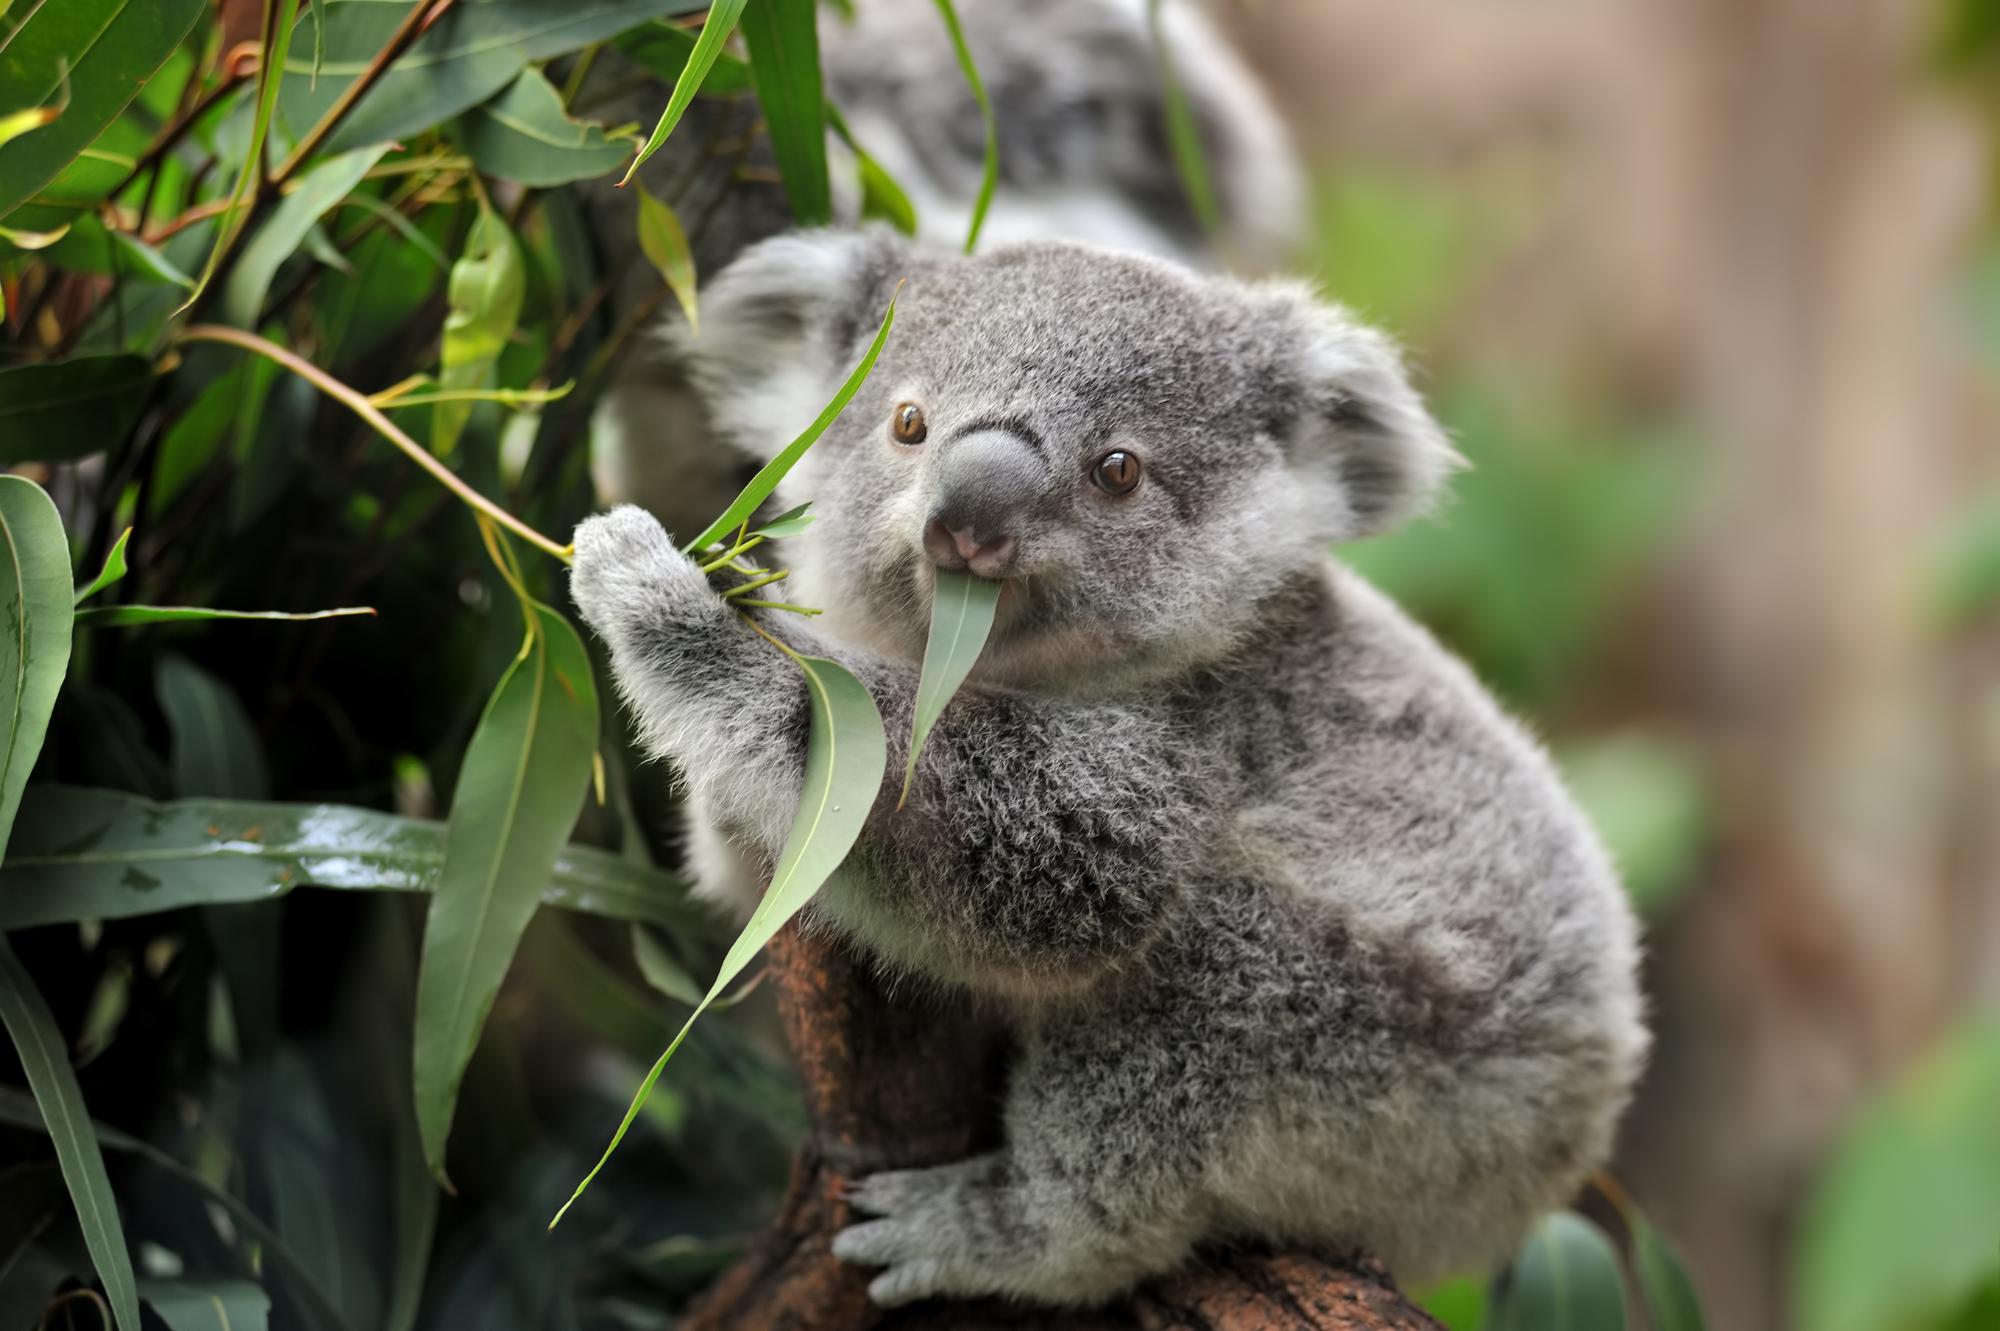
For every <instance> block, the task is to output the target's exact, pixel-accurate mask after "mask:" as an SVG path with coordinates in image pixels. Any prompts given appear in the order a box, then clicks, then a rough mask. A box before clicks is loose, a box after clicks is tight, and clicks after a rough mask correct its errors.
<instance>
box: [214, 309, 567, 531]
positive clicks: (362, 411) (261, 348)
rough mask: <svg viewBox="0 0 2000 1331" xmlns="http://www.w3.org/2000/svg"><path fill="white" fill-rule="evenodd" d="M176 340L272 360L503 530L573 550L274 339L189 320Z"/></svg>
mask: <svg viewBox="0 0 2000 1331" xmlns="http://www.w3.org/2000/svg"><path fill="white" fill-rule="evenodd" d="M178 340H179V341H182V342H226V343H228V344H230V345H231V346H237V347H241V348H243V349H244V350H246V351H254V352H256V353H257V354H258V355H260V356H264V357H267V358H268V359H270V360H274V361H276V362H277V363H278V364H280V365H282V366H284V367H285V368H286V369H288V370H290V371H291V372H292V373H293V374H296V375H298V376H299V377H300V378H301V379H304V380H305V381H306V382H308V383H310V384H311V385H312V386H313V387H314V388H317V389H318V390H319V391H320V392H322V393H325V394H326V395H327V396H328V397H330V398H333V399H334V400H335V401H337V402H339V403H340V404H341V405H342V406H344V407H346V408H347V409H348V410H350V411H352V412H353V413H354V414H355V415H357V416H359V417H360V418H361V419H362V420H364V421H366V422H368V424H369V425H371V426H373V427H374V428H375V431H376V433H378V434H380V435H381V436H382V437H383V438H384V439H387V440H388V441H389V442H390V443H392V444H394V445H395V446H396V447H397V448H399V449H401V450H402V451H403V454H404V455H405V456H406V457H408V458H409V459H410V461H412V462H414V463H416V464H417V465H418V466H419V467H422V468H423V469H424V470H425V471H427V472H429V473H430V474H431V476H432V477H433V478H434V479H436V481H437V482H438V483H439V484H440V485H442V486H444V488H445V489H447V490H449V491H451V492H452V493H453V494H455V495H457V496H458V497H459V498H460V499H462V500H464V501H465V502H466V503H467V504H470V505H471V506H472V507H473V508H475V509H477V510H479V511H480V512H481V513H484V514H485V515H486V516H487V517H489V518H491V519H493V520H494V521H495V522H497V523H499V524H500V525H501V526H503V527H505V528H506V529H507V530H508V531H510V532H513V533H514V534H515V535H516V536H518V537H520V538H521V539H522V540H524V541H526V542H527V543H528V544H530V545H532V546H534V547H535V548H536V549H538V550H544V551H546V552H548V553H549V554H552V555H554V556H555V557H556V558H557V559H560V560H562V561H563V562H564V563H565V564H567V563H568V562H569V561H570V558H571V555H572V554H573V553H574V552H573V550H572V548H571V547H569V546H566V545H557V544H556V543H555V542H554V541H552V540H550V539H549V538H548V537H546V536H544V535H542V534H541V533H540V532H538V531H536V530H535V529H534V528H533V527H530V526H529V525H528V524H526V523H525V522H522V521H521V520H520V519H519V518H517V517H515V516H514V515H513V514H512V513H509V512H508V511H507V510H506V509H504V508H502V507H500V506H499V505H498V504H496V503H494V502H493V501H492V500H490V499H488V498H487V497H486V496H485V495H483V494H481V493H479V492H478V491H477V490H475V489H473V488H472V487H471V486H469V485H467V484H466V483H465V482H464V481H462V480H460V479H459V478H458V476H457V474H456V473H454V472H453V471H452V470H451V468H449V467H447V466H445V465H444V464H443V463H442V462H439V461H438V460H437V459H436V458H435V457H433V456H431V453H430V450H429V449H427V448H425V447H424V446H423V445H422V444H420V443H418V442H417V441H416V440H414V439H412V438H410V436H408V435H407V434H404V433H403V432H402V431H401V430H400V429H398V428H396V424H395V422H394V421H391V420H390V419H389V418H388V417H387V416H385V415H383V414H382V412H381V411H380V410H379V409H377V407H376V406H375V404H374V403H372V402H370V401H369V400H368V395H367V394H366V393H363V392H361V391H360V390H359V389H356V388H353V387H350V386H349V385H347V384H344V383H342V382H341V381H340V380H338V379H336V378H334V377H333V376H332V375H330V374H328V373H327V372H326V371H325V370H322V369H320V368H319V366H317V365H314V364H313V363H312V362H311V361H309V360H306V359H304V358H303V357H300V356H297V355H295V354H293V353H292V352H290V351H287V350H286V349H285V348H283V347H281V346H279V345H278V344H277V343H275V342H271V341H267V340H266V339H264V338H261V337H259V336H257V335H256V334H255V333H249V332H245V331H244V330H242V329H240V328H225V327H223V326H221V325H219V324H190V325H189V326H188V327H186V328H183V329H182V330H181V332H180V336H179V339H178Z"/></svg>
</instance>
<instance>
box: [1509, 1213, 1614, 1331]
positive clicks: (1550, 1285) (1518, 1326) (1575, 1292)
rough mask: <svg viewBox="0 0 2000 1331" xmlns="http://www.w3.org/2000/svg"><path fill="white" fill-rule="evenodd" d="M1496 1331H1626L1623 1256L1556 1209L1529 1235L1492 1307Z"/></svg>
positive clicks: (1601, 1237) (1597, 1234)
mask: <svg viewBox="0 0 2000 1331" xmlns="http://www.w3.org/2000/svg"><path fill="white" fill-rule="evenodd" d="M1488 1325H1489V1326H1490V1327H1491V1331H1624V1329H1625V1285H1624V1282H1623V1280H1622V1279H1621V1278H1620V1276H1619V1272H1618V1254H1617V1253H1616V1252H1615V1251H1614V1250H1613V1249H1612V1246H1611V1240H1609V1239H1607V1238H1605V1237H1604V1234H1603V1232H1602V1231H1601V1230H1599V1229H1598V1228H1597V1226H1595V1225H1593V1224H1591V1223H1590V1222H1589V1221H1588V1220H1585V1219H1584V1218H1583V1217H1582V1216H1580V1215H1577V1214H1576V1213H1575V1212H1573V1211H1557V1212H1556V1213H1554V1214H1553V1215H1550V1216H1548V1217H1547V1218H1545V1219H1544V1220H1543V1221H1542V1223H1541V1224H1539V1225H1537V1226H1536V1227H1535V1232H1534V1233H1532V1234H1530V1235H1529V1236H1528V1241H1527V1242H1526V1243H1525V1244H1523V1245H1522V1246H1521V1251H1520V1253H1519V1254H1518V1255H1517V1256H1516V1257H1515V1258H1514V1265H1513V1267H1512V1268H1511V1269H1510V1270H1509V1272H1508V1274H1507V1277H1506V1279H1505V1281H1504V1282H1503V1283H1502V1285H1501V1287H1500V1289H1499V1291H1498V1292H1497V1294H1496V1296H1495V1298H1494V1300H1493V1303H1492V1320H1491V1322H1490V1323H1489V1324H1488Z"/></svg>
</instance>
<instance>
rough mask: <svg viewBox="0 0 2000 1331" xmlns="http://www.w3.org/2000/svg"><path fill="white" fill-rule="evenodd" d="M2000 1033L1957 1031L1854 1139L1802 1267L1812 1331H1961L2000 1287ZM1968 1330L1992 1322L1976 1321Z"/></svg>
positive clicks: (1818, 1203)
mask: <svg viewBox="0 0 2000 1331" xmlns="http://www.w3.org/2000/svg"><path fill="white" fill-rule="evenodd" d="M1996 1105H2000V1022H1996V1021H1994V1020H1993V1019H1992V1018H1990V1017H1987V1018H1983V1019H1973V1020H1971V1021H1969V1022H1967V1023H1966V1024H1965V1025H1963V1026H1962V1027H1960V1028H1959V1029H1957V1030H1954V1031H1952V1032H1950V1033H1949V1034H1948V1035H1947V1036H1946V1037H1945V1038H1944V1039H1943V1040H1941V1041H1940V1042H1939V1043H1938V1045H1937V1046H1936V1047H1935V1048H1933V1049H1932V1050H1930V1051H1929V1052H1928V1053H1927V1054H1926V1055H1924V1057H1922V1058H1921V1059H1919V1060H1918V1061H1917V1063H1916V1064H1915V1065H1914V1066H1913V1067H1911V1068H1910V1069H1909V1070H1908V1071H1907V1072H1906V1073H1904V1075H1903V1076H1902V1077H1901V1078H1899V1079H1898V1080H1897V1082H1896V1084H1895V1086H1894V1087H1893V1088H1892V1089H1891V1090H1890V1091H1889V1093H1888V1094H1887V1095H1886V1096H1884V1097H1883V1098H1882V1099H1881V1100H1880V1101H1879V1102H1878V1103H1877V1104H1875V1105H1874V1106H1873V1107H1871V1108H1870V1109H1869V1110H1868V1111H1867V1112H1865V1113H1864V1114H1862V1115H1861V1116H1860V1118H1859V1119H1857V1120H1856V1121H1855V1123H1854V1124H1853V1125H1852V1126H1851V1127H1850V1128H1849V1130H1848V1132H1847V1133H1846V1134H1845V1136H1844V1137H1843V1139H1842V1141H1841V1142H1840V1144H1839V1146H1838V1147H1837V1149H1836V1150H1835V1152H1834V1155H1833V1159H1832V1162H1831V1164H1830V1166H1829V1167H1828V1169H1827V1171H1826V1173H1825V1174H1824V1176H1823V1177H1822V1178H1821V1180H1820V1182H1819V1185H1818V1187H1817V1188H1816V1189H1815V1192H1814V1195H1813V1197H1812V1200H1811V1202H1810V1204H1809V1206H1808V1207H1807V1210H1806V1214H1805V1217H1804V1220H1803V1223H1802V1225H1801V1227H1800V1230H1799V1234H1798V1239H1797V1246H1796V1250H1795V1252H1794V1254H1793V1263H1792V1291H1793V1297H1794V1299H1795V1305H1796V1307H1797V1308H1798V1312H1799V1324H1800V1325H1801V1326H1802V1327H1805V1328H1807V1331H1849V1329H1850V1328H1852V1329H1854V1331H1859V1328H1863V1327H1867V1328H1871V1331H1875V1329H1879V1328H1884V1327H1889V1328H1898V1329H1899V1331H1900V1329H1903V1328H1908V1329H1911V1331H1916V1329H1918V1328H1949V1327H1953V1326H1955V1325H1958V1324H1960V1323H1959V1320H1958V1319H1959V1316H1960V1314H1961V1312H1962V1310H1965V1309H1968V1308H1971V1307H1976V1306H1978V1305H1979V1302H1980V1301H1981V1300H1987V1301H1988V1303H1987V1306H1991V1304H1990V1300H1991V1291H1992V1287H1993V1285H1994V1282H1995V1281H1996V1280H2000V1114H1996V1113H1995V1112H1994V1107H1995V1106H1996ZM1968 1325H1979V1323H1976V1322H1974V1323H1969V1324H1968Z"/></svg>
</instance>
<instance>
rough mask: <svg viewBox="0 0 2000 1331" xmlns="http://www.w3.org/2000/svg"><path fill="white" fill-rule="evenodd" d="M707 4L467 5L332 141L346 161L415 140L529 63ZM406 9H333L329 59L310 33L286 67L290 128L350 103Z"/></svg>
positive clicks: (434, 31) (338, 3) (509, 1)
mask: <svg viewBox="0 0 2000 1331" xmlns="http://www.w3.org/2000/svg"><path fill="white" fill-rule="evenodd" d="M702 7H703V6H702V2H701V0H590V3H588V4H579V3H577V0H459V2H458V3H457V4H454V5H452V6H451V7H450V8H448V9H446V10H444V11H443V13H442V15H441V16H440V17H439V18H438V19H437V21H436V22H435V23H433V24H431V26H430V27H429V28H428V29H426V30H425V32H424V34H423V35H422V36H421V37H419V38H417V40H416V42H415V43H414V44H413V45H412V46H411V47H410V49H409V50H408V51H406V52H404V53H403V56H402V58H401V59H399V60H397V61H396V62H395V63H394V64H393V65H391V66H390V67H389V69H388V71H387V72H386V73H385V74H383V75H382V77H381V79H380V80H379V81H378V82H376V83H375V85H374V86H373V87H371V88H370V89H369V90H368V91H367V93H365V94H364V95H363V96H362V97H361V99H360V101H358V102H356V103H355V105H354V108H353V110H352V111H351V112H349V113H348V115H347V116H346V117H345V118H344V119H343V120H342V121H341V123H340V126H339V128H338V129H336V130H335V131H334V133H333V136H332V137H331V138H330V139H329V140H328V141H327V147H328V149H329V150H331V151H335V152H340V151H345V150H347V149H351V148H361V147H366V146H368V145H370V144H376V143H387V142H389V141H390V140H392V139H402V138H409V137H414V136H415V135H417V134H420V133H422V132H423V131H425V130H428V129H430V128H432V127H433V126H435V125H437V124H439V123H440V122H442V121H446V120H449V119H451V118H452V117H453V116H455V115H458V114H459V113H461V112H463V111H466V110H469V109H470V108H472V107H474V106H477V105H479V103H481V102H483V101H485V100H486V99H487V98H489V97H491V96H492V95H493V94H494V93H496V92H499V91H500V90H501V89H502V88H504V87H506V86H507V85H508V84H509V83H511V82H513V80H514V78H515V76H516V75H518V74H519V73H520V72H521V70H522V69H523V68H524V67H525V66H526V65H527V64H528V63H529V62H530V61H535V60H545V59H547V58H549V57H550V56H557V55H563V54H566V53H568V52H570V51H575V50H579V49H581V48H582V47H585V46H588V45H589V44H590V43H592V42H597V41H603V40H605V39H606V38H609V37H613V36H615V35H617V34H618V33H621V32H624V31H625V30H626V29H628V28H631V27H634V26H635V25H637V24H640V23H643V22H645V21H646V20H648V19H654V18H660V17H663V16H667V15H673V14H685V13H689V12H692V11H695V10H699V9H701V8H702ZM406 13H407V6H406V5H402V4H385V3H382V0H326V27H325V54H324V58H323V59H321V60H319V61H318V62H317V67H318V74H317V77H315V74H314V68H315V60H314V52H313V50H312V49H311V48H310V45H309V43H308V42H307V40H306V38H305V37H304V34H300V36H299V37H298V38H297V39H295V40H294V42H293V44H292V47H291V52H290V55H289V56H288V57H287V58H286V60H285V77H284V89H283V92H282V93H281V94H280V96H281V102H280V105H281V106H282V107H283V110H284V115H285V122H286V123H287V124H289V125H293V126H304V125H310V124H312V123H314V122H315V121H317V120H318V119H319V118H320V117H321V116H322V115H324V114H325V113H326V112H327V111H328V110H330V109H331V108H332V107H333V105H334V103H335V102H337V101H339V100H340V99H341V97H342V96H343V95H345V94H346V92H347V90H348V88H349V87H351V86H352V85H353V83H354V81H355V80H356V79H357V78H359V77H360V76H361V74H362V72H363V71H364V70H366V69H367V68H368V66H369V64H370V63H371V62H372V61H373V60H374V58H375V55H376V53H377V52H379V51H380V50H381V49H382V48H383V46H384V45H385V44H386V43H387V42H388V40H389V37H390V35H391V34H392V33H394V32H395V30H396V28H397V27H398V26H399V25H400V24H401V23H402V21H403V19H404V17H405V15H406Z"/></svg>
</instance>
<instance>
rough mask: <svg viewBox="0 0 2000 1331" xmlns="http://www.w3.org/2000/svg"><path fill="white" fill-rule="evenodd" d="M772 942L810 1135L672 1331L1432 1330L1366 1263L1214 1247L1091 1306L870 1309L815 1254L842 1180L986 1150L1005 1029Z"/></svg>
mask: <svg viewBox="0 0 2000 1331" xmlns="http://www.w3.org/2000/svg"><path fill="white" fill-rule="evenodd" d="M769 951H770V964H771V969H772V977H773V979H774V981H775V982H776V985H777V990H778V1007H779V1013H780V1016H781V1018H782V1020H783V1023H784V1029H785V1038H786V1042H787V1043H788V1044H789V1045H790V1046H791V1048H792V1051H793V1054H794V1055H795V1057H796V1058H797V1060H798V1065H799V1074H800V1080H801V1082H802V1083H803V1085H804V1091H805V1100H806V1108H807V1112H808V1114H809V1116H810V1121H811V1129H810V1132H809V1134H808V1137H807V1141H806V1144H805V1145H804V1147H802V1148H801V1150H800V1152H799V1156H798V1159H797V1160H796V1161H794V1162H793V1166H792V1182H791V1189H790V1192H789V1194H788V1195H787V1197H786V1199H785V1204H784V1207H783V1209H782V1210H781V1211H780V1213H779V1215H778V1218H777V1220H776V1221H775V1222H773V1224H772V1225H771V1227H770V1229H769V1230H767V1231H766V1232H765V1233H764V1235H763V1236H762V1237H761V1238H760V1239H759V1241H758V1243H757V1244H756V1246H755V1247H754V1248H753V1249H752V1250H751V1252H750V1253H749V1254H748V1255H747V1256H745V1257H744V1258H743V1260H742V1261H740V1262H738V1263H737V1264H736V1265H735V1266H734V1267H732V1268H731V1269H730V1270H728V1271H727V1272H725V1273H724V1274H723V1275H722V1276H721V1278H720V1279H718V1280H717V1281H716V1283H715V1284H714V1285H713V1286H712V1287H711V1288H710V1289H709V1290H708V1292H707V1293H706V1294H705V1295H704V1296H703V1297H702V1298H701V1300H700V1301H699V1302H698V1303H697V1304H696V1306H695V1307H693V1308H692V1309H690V1310H689V1312H688V1314H687V1316H686V1318H685V1319H684V1320H683V1321H682V1323H681V1325H682V1326H683V1327H684V1328H685V1331H946V1329H947V1328H948V1329H949V1331H988V1329H989V1328H991V1329H992V1331H999V1329H1000V1328H1008V1329H1009V1331H1112V1329H1113V1328H1122V1329H1125V1331H1129V1329H1131V1328H1139V1331H1438V1326H1437V1323H1436V1322H1434V1321H1432V1320H1431V1319H1430V1318H1429V1317H1428V1316H1426V1315H1425V1314H1424V1313H1423V1312H1422V1311H1421V1310H1420V1309H1418V1308H1417V1307H1416V1306H1415V1305H1413V1304H1411V1303H1410V1302H1408V1301H1407V1300H1405V1299H1404V1298H1403V1297H1402V1295H1400V1294H1399V1293H1397V1292H1396V1288H1395V1286H1394V1285H1392V1284H1391V1283H1390V1282H1389V1279H1388V1276H1387V1275H1386V1273H1384V1271H1383V1270H1382V1268H1381V1267H1380V1266H1379V1265H1378V1264H1376V1263H1374V1262H1370V1261H1366V1260H1356V1259H1341V1258H1338V1257H1336V1256H1332V1255H1325V1254H1313V1253H1283V1254H1264V1253H1251V1252H1234V1253H1227V1254H1217V1255H1216V1256H1215V1257H1214V1258H1213V1259H1211V1260H1208V1261H1206V1262H1204V1263H1203V1264H1201V1265H1200V1266H1198V1267H1196V1268H1193V1269H1190V1270H1188V1271H1185V1272H1183V1273H1180V1274H1178V1275H1174V1276H1170V1277H1167V1278H1165V1279H1162V1280H1159V1281H1156V1282H1154V1283H1152V1284H1149V1285H1148V1286H1146V1287H1145V1288H1143V1289H1141V1290H1140V1291H1139V1292H1138V1293H1137V1294H1135V1295H1134V1296H1133V1297H1132V1298H1130V1299H1128V1300H1126V1301H1125V1302H1123V1303H1120V1304H1116V1305H1113V1306H1111V1307H1109V1308H1103V1309H1096V1310H1092V1311H1059V1310H1049V1309H1041V1308H1029V1307H1023V1306H1019V1305H1012V1304H1007V1303H1002V1302H998V1301H993V1300H981V1301H976V1302H970V1301H956V1302H943V1301H931V1302H926V1303H921V1304H915V1305H911V1306H909V1307H905V1308H900V1309H896V1310H895V1311H893V1312H884V1311H882V1310H880V1309H878V1308H876V1307H875V1306H874V1305H873V1304H871V1303H870V1302H869V1301H868V1291H867V1285H868V1274H869V1273H868V1272H867V1271H865V1270H863V1269H859V1268H856V1267H852V1266H849V1265H847V1264H846V1263H843V1262H840V1261H837V1260H835V1258H834V1256H833V1254H832V1252H831V1251H830V1246H829V1245H830V1244H831V1243H832V1240H833V1236H834V1235H835V1234H836V1233H838V1232H839V1231H840V1229H841V1227H842V1226H844V1225H846V1224H847V1223H848V1222H849V1221H850V1219H851V1218H852V1215H851V1213H850V1211H849V1208H848V1205H847V1202H846V1192H847V1185H848V1183H849V1182H850V1181H851V1180H853V1179H857V1178H861V1177H863V1176H865V1175H867V1174H870V1173H873V1172H875V1171H876V1170H881V1169H907V1168H913V1167H920V1166H924V1165H935V1164H944V1163H947V1162H949V1161H952V1160H958V1159H962V1158H964V1157H965V1156H967V1155H971V1154H973V1153H975V1152H978V1151H982V1150H988V1149H991V1148H992V1147H993V1146H994V1145H995V1144H997V1142H998V1140H999V1131H1000V1128H999V1105H1000V1097H1001V1091H1002V1087H1003V1084H1004V1082H1003V1078H1004V1076H1005V1059H1006V1054H1007V1041H1006V1036H1005V1032H1004V1030H1003V1029H1002V1028H1001V1027H1000V1026H999V1024H998V1023H997V1022H996V1021H995V1020H994V1019H992V1018H991V1017H988V1016H984V1015H982V1014H979V1013H977V1012H975V1011H973V1010H972V1008H971V1006H970V1005H969V1004H967V1003H965V1002H962V1001H952V1000H943V999H939V1000H932V999H930V998H928V997H926V998H925V999H923V1000H921V1001H917V1002H910V1003H899V1002H895V1001H892V1000H891V999H890V997H889V996H888V995H885V994H884V993H883V992H882V990H881V988H880V987H879V986H878V985H877V983H876V980H875V977H874V976H873V975H872V974H870V972H869V970H868V968H867V967H866V966H865V965H863V964H861V963H860V962H858V961H857V960H856V959H855V958H854V957H853V956H852V955H851V954H849V952H848V951H847V950H846V949H845V948H844V947H843V946H842V945H841V944H840V943H839V942H838V941H837V940H835V939H834V938H832V937H831V936H830V935H828V934H827V933H825V932H823V931H821V932H811V933H806V934H801V932H800V931H799V928H798V925H797V924H796V923H794V924H792V925H789V926H787V927H786V928H785V929H784V930H783V931H782V932H781V933H780V934H779V935H778V936H777V937H776V938H775V939H773V940H772V942H771V945H770V949H769Z"/></svg>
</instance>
